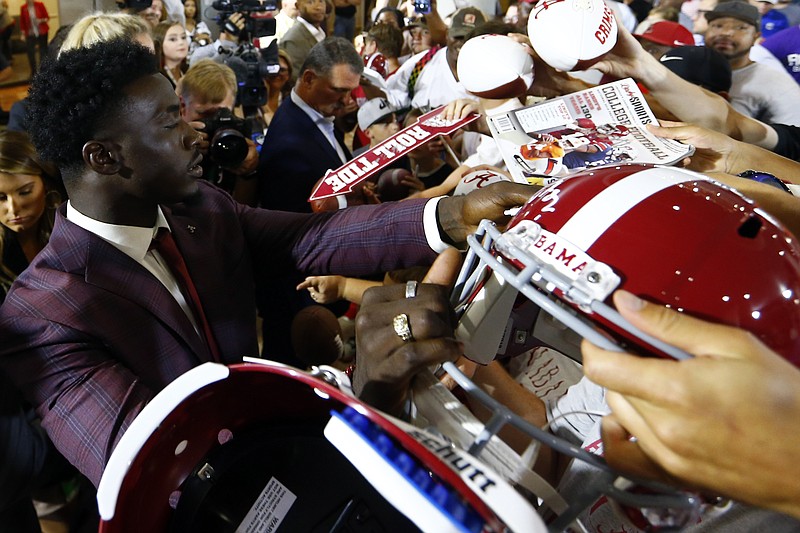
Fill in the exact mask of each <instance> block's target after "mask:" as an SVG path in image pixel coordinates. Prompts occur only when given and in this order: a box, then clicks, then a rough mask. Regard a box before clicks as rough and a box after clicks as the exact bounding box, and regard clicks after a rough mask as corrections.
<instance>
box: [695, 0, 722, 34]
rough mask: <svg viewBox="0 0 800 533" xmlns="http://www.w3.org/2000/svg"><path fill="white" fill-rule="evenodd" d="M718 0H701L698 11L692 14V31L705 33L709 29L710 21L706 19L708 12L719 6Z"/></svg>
mask: <svg viewBox="0 0 800 533" xmlns="http://www.w3.org/2000/svg"><path fill="white" fill-rule="evenodd" d="M717 3H718V0H700V3H699V4H698V5H697V6H698V7H697V13H696V14H695V15H694V16H692V24H693V26H692V31H693V32H694V33H699V34H700V35H705V33H706V30H707V29H708V21H707V20H706V13H708V12H709V11H711V10H713V9H714V8H715V7H717Z"/></svg>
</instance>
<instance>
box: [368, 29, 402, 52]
mask: <svg viewBox="0 0 800 533" xmlns="http://www.w3.org/2000/svg"><path fill="white" fill-rule="evenodd" d="M367 39H372V40H373V41H375V45H376V46H377V47H378V52H380V53H381V54H383V55H384V56H386V57H391V58H397V57H400V54H401V52H402V50H403V32H402V31H400V30H398V29H397V28H395V27H394V26H392V25H391V24H375V25H374V26H373V27H371V28H370V29H369V32H368V33H367Z"/></svg>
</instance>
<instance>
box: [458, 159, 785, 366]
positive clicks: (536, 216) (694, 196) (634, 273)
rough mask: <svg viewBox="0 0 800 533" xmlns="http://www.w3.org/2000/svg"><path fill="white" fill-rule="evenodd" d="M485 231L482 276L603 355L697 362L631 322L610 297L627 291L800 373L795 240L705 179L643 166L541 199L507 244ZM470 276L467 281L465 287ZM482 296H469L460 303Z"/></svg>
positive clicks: (571, 183)
mask: <svg viewBox="0 0 800 533" xmlns="http://www.w3.org/2000/svg"><path fill="white" fill-rule="evenodd" d="M482 227H483V228H485V230H486V237H485V238H483V242H480V239H479V238H471V239H470V241H469V242H470V248H471V252H470V253H471V254H473V253H475V254H477V255H479V256H480V262H479V263H478V264H479V265H481V266H480V267H479V269H478V270H480V268H483V267H484V265H488V268H489V269H490V270H494V271H495V272H497V273H499V274H500V275H501V276H502V277H503V278H504V279H505V280H506V281H507V282H509V283H511V284H512V285H514V286H515V287H516V288H517V289H518V290H519V291H520V292H522V293H523V294H525V295H526V296H528V298H530V299H531V300H533V301H534V302H535V303H536V304H537V305H539V306H540V307H542V308H543V309H545V310H546V311H548V312H550V313H551V314H552V315H553V316H555V317H556V318H557V319H558V320H559V321H561V322H563V323H564V324H567V325H568V326H569V327H570V328H571V329H573V330H575V331H577V332H578V333H579V334H581V335H582V336H584V337H586V338H588V339H589V340H591V341H592V342H595V343H596V344H597V343H599V344H601V345H603V346H605V347H607V348H609V349H615V348H616V349H618V348H617V346H619V345H620V344H621V345H623V347H627V348H632V349H634V350H635V349H637V348H638V349H639V350H643V351H644V352H646V353H655V354H658V355H662V356H664V355H667V356H671V357H675V358H685V357H687V355H686V354H684V353H682V352H681V351H679V350H677V349H675V348H674V347H672V346H669V345H666V344H664V343H660V342H659V341H657V340H656V339H652V338H650V337H648V336H647V335H645V334H644V333H642V332H640V331H638V330H637V329H636V328H634V327H633V326H632V325H630V324H629V323H627V322H626V321H625V320H624V319H622V317H621V316H620V315H619V314H618V313H617V312H616V311H615V310H614V308H613V304H612V301H611V294H612V293H613V292H614V291H615V290H616V289H625V290H627V291H630V292H632V293H634V294H636V295H638V296H639V297H641V298H644V299H646V300H649V301H651V302H656V303H660V304H663V305H665V306H667V307H671V308H673V309H676V310H678V311H680V312H685V313H687V314H690V315H692V316H695V317H698V318H702V319H705V320H709V321H712V322H717V323H723V324H728V325H732V326H736V327H740V328H743V329H745V330H748V331H750V332H752V333H753V334H755V335H756V336H757V337H758V338H759V339H761V340H762V341H763V342H764V343H765V344H766V345H767V346H769V347H770V348H772V349H773V350H775V351H776V352H778V353H780V354H782V355H783V356H784V357H785V358H786V359H788V360H790V361H792V362H793V363H794V364H796V365H798V364H800V248H798V244H797V241H796V239H795V238H794V236H792V235H791V234H789V233H788V231H786V230H785V229H784V228H783V226H782V225H781V224H780V223H778V222H777V221H775V220H774V219H773V218H772V217H770V216H769V215H767V214H766V213H764V212H763V211H762V210H761V209H759V208H758V207H757V206H756V205H755V204H754V203H753V202H752V201H750V200H749V199H746V198H744V197H743V196H741V195H739V194H738V193H736V192H734V191H732V190H731V189H729V188H727V187H725V186H722V185H720V184H718V183H716V182H714V181H711V180H710V179H708V178H707V177H705V176H703V175H700V174H697V173H693V172H690V171H686V170H683V169H678V168H674V167H651V166H645V165H633V164H632V165H623V166H619V167H612V168H604V169H599V170H595V171H591V172H583V173H579V174H576V175H575V176H573V177H570V178H567V179H564V180H561V181H559V182H556V183H553V184H551V185H549V186H547V187H545V188H543V189H541V190H540V191H539V192H538V193H537V194H536V195H534V196H533V197H532V198H531V200H530V201H529V202H528V203H527V204H526V205H525V206H524V207H523V208H522V209H521V210H520V211H519V212H518V213H517V214H516V215H515V216H514V218H513V219H512V221H511V222H510V224H509V227H508V230H507V231H506V232H505V233H503V234H500V232H498V231H497V229H496V228H494V227H493V226H491V224H488V223H485V224H484V225H483V226H482ZM469 262H470V259H469V258H468V262H467V264H466V265H465V270H469V269H473V272H474V271H475V270H474V269H475V264H476V262H475V260H472V265H470V264H469ZM466 276H467V273H466V272H465V271H462V276H461V278H460V280H459V283H462V284H463V283H464V281H463V280H465V279H466ZM472 278H473V279H475V276H474V275H473V276H472ZM484 279H485V278H484ZM457 289H458V285H457ZM475 292H476V291H475V287H473V288H470V287H468V286H464V287H462V289H461V295H460V296H458V297H456V298H455V300H461V301H462V302H463V301H464V300H469V298H470V297H471V296H470V294H475ZM564 304H566V305H564ZM462 307H463V305H462ZM551 311H552V312H551ZM600 331H602V333H600ZM609 334H610V337H611V338H613V339H614V340H613V341H611V340H610V338H609ZM609 342H610V343H611V344H610V345H609Z"/></svg>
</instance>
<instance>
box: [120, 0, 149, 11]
mask: <svg viewBox="0 0 800 533" xmlns="http://www.w3.org/2000/svg"><path fill="white" fill-rule="evenodd" d="M152 5H153V0H117V7H119V8H120V9H130V10H131V11H134V12H136V13H138V12H139V11H144V10H145V9H148V8H149V7H150V6H152Z"/></svg>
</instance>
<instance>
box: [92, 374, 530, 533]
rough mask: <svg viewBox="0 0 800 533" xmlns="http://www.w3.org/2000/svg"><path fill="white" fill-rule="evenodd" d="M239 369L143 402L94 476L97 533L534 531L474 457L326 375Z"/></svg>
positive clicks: (192, 380)
mask: <svg viewBox="0 0 800 533" xmlns="http://www.w3.org/2000/svg"><path fill="white" fill-rule="evenodd" d="M250 361H251V362H249V363H246V364H238V365H232V366H223V365H219V364H216V363H206V364H204V365H201V366H198V367H196V368H194V369H192V370H190V371H189V372H187V373H185V374H183V375H182V376H180V377H179V378H177V379H176V380H175V381H173V382H172V383H171V384H170V385H168V386H167V387H166V388H165V389H164V390H162V391H161V392H160V393H159V394H158V395H156V397H155V398H154V399H153V400H152V401H151V402H150V403H149V404H148V405H147V406H145V408H144V409H143V410H142V412H141V413H140V414H139V415H138V416H137V417H136V419H134V421H133V422H132V423H131V425H130V427H129V428H128V429H127V431H126V432H125V434H124V435H123V436H122V438H121V439H120V440H119V442H118V444H117V445H116V448H115V449H114V452H113V453H112V455H111V458H110V460H109V462H108V465H107V467H106V469H105V471H104V473H103V477H102V479H101V481H100V484H99V487H98V496H97V499H98V508H99V511H100V517H101V525H100V531H101V532H103V533H126V532H139V531H148V532H161V531H180V532H183V531H193V532H204V531H207V532H214V533H220V532H225V531H230V532H233V531H239V530H257V531H266V530H271V531H273V530H280V531H332V530H343V531H373V530H375V531H390V530H392V531H410V530H414V529H415V526H416V527H418V528H421V529H423V530H427V531H437V532H438V531H470V532H476V533H477V532H482V531H504V530H506V528H507V527H514V529H519V525H518V524H520V523H525V524H531V525H533V526H536V525H537V524H538V525H540V526H541V527H540V528H536V529H535V530H536V531H543V530H544V524H543V523H542V522H541V519H538V515H537V514H536V513H535V510H534V509H533V507H532V506H530V505H527V503H524V504H520V502H525V501H524V500H522V497H521V496H520V495H518V494H516V493H515V492H514V489H513V488H512V487H511V485H509V484H508V483H505V482H504V481H503V480H502V479H500V478H498V476H497V474H495V473H494V472H492V471H491V470H490V469H488V468H485V467H483V466H482V463H481V462H480V461H479V460H477V459H475V458H472V457H469V456H468V455H467V454H466V452H460V451H459V450H454V449H452V447H451V446H450V444H449V443H448V442H446V441H443V440H442V439H441V437H438V436H435V435H432V434H429V433H428V432H426V431H425V430H420V429H416V428H413V427H411V426H408V425H404V424H403V423H402V422H400V421H398V420H395V419H392V418H390V417H388V416H386V415H383V414H381V413H380V412H379V411H376V410H374V409H372V408H370V407H369V406H367V405H366V404H364V403H362V402H361V401H359V400H358V399H356V398H355V397H353V396H352V395H350V394H348V393H347V392H345V391H344V390H340V389H339V388H337V387H336V386H334V385H333V384H331V383H329V381H332V379H331V378H332V377H333V378H336V374H335V371H333V370H332V369H328V370H324V371H319V372H318V373H317V374H316V375H312V374H310V373H307V372H303V371H300V370H297V369H294V368H291V367H288V366H285V365H281V364H279V363H273V362H270V361H265V360H255V359H251V360H250ZM256 361H258V362H256ZM322 378H325V379H322ZM514 498H516V500H515V499H514ZM498 502H499V504H498V505H495V504H496V503H498ZM526 506H527V509H526ZM495 508H497V513H495V510H494V509H495ZM501 516H502V517H505V518H501ZM537 519H538V522H537V521H536V520H537ZM515 521H516V524H517V525H516V526H512V524H514V523H515ZM248 528H250V529H248Z"/></svg>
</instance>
